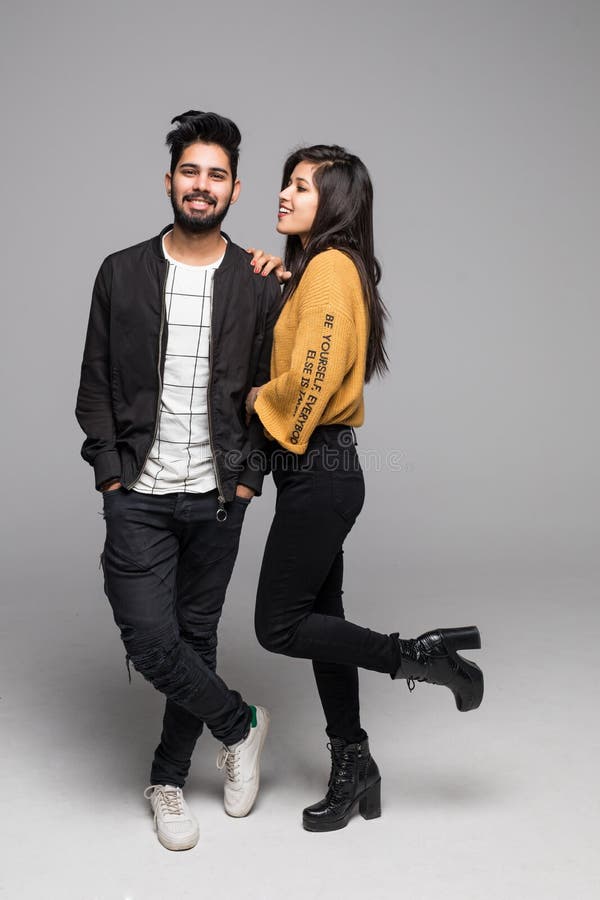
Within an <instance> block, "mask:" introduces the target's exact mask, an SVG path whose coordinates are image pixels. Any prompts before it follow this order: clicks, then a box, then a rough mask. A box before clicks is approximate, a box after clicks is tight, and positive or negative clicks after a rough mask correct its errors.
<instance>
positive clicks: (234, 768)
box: [217, 744, 241, 781]
mask: <svg viewBox="0 0 600 900" xmlns="http://www.w3.org/2000/svg"><path fill="white" fill-rule="evenodd" d="M240 756H241V754H240V753H239V752H238V748H237V747H226V746H225V744H223V746H222V747H221V749H220V750H219V755H218V756H217V769H225V775H226V778H227V780H228V781H239V778H240V761H241V760H240Z"/></svg>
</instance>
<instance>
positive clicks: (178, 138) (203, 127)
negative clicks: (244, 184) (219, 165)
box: [167, 109, 242, 181]
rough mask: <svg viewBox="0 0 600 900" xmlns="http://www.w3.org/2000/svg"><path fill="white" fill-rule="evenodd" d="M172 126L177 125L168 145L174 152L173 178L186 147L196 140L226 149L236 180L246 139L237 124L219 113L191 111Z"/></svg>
mask: <svg viewBox="0 0 600 900" xmlns="http://www.w3.org/2000/svg"><path fill="white" fill-rule="evenodd" d="M171 125H175V128H173V129H172V130H171V131H170V132H169V133H168V135H167V146H168V148H169V150H170V152H171V175H172V174H173V172H174V171H175V169H176V167H177V163H178V162H179V160H180V159H181V154H182V153H183V151H184V150H185V148H186V147H189V145H190V144H195V143H196V141H202V142H203V143H204V144H218V146H219V147H222V148H223V150H224V151H225V152H226V153H227V156H228V157H229V165H230V166H231V174H232V177H233V180H234V181H235V179H236V178H237V167H238V159H239V156H240V142H241V140H242V136H241V134H240V130H239V128H238V127H237V125H236V124H235V122H232V121H231V119H226V118H225V117H224V116H220V115H219V114H218V113H213V112H200V111H199V110H197V109H190V110H188V111H187V112H185V113H181V115H180V116H175V118H174V119H171Z"/></svg>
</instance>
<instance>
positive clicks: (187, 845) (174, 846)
mask: <svg viewBox="0 0 600 900" xmlns="http://www.w3.org/2000/svg"><path fill="white" fill-rule="evenodd" d="M156 836H157V838H158V841H159V843H160V844H161V845H162V846H163V847H164V848H165V849H166V850H175V851H177V850H191V849H192V848H193V847H195V846H196V844H197V843H198V838H199V837H200V833H199V832H196V835H195V836H194V837H193V838H187V839H186V840H185V841H181V842H179V841H175V840H174V839H173V838H168V837H167V836H166V835H164V834H161V833H160V831H157V832H156Z"/></svg>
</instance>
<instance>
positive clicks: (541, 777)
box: [0, 0, 600, 900]
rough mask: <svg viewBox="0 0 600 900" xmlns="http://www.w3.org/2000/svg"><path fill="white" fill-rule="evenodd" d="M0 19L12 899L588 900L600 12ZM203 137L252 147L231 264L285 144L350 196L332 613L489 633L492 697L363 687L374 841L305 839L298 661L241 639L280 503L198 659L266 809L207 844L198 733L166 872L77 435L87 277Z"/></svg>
mask: <svg viewBox="0 0 600 900" xmlns="http://www.w3.org/2000/svg"><path fill="white" fill-rule="evenodd" d="M2 19H3V23H2V38H1V41H2V53H1V61H2V68H3V75H2V88H1V90H2V97H3V102H2V124H3V141H2V146H1V152H2V157H3V165H2V173H3V182H4V183H3V190H2V200H3V229H2V254H3V264H2V272H3V347H2V354H1V364H2V387H3V400H2V417H3V429H2V430H3V438H2V444H1V449H2V472H3V488H2V499H3V503H2V513H3V514H2V541H1V547H2V556H3V561H2V581H3V588H2V599H1V602H2V629H1V636H0V642H1V643H0V675H1V685H2V687H1V700H0V727H1V729H2V739H1V740H0V765H1V768H2V771H3V774H4V778H5V786H4V789H3V791H2V795H3V804H2V806H3V811H2V813H1V814H0V838H1V841H2V856H3V859H4V862H3V863H2V866H1V867H0V896H2V897H6V898H7V900H8V898H10V900H20V898H40V897H61V898H67V900H70V898H81V900H108V898H119V900H126V898H130V900H154V898H157V900H158V898H176V900H178V898H187V897H196V896H200V895H204V896H209V895H210V896H213V897H223V896H243V897H250V898H260V900H272V898H273V900H274V898H280V897H284V896H286V897H291V898H300V897H307V898H308V897H320V896H328V897H331V898H342V897H358V896H364V895H367V894H368V895H370V896H372V897H375V898H384V897H392V896H393V897H395V896H400V895H402V896H411V897H415V898H421V900H429V898H436V897H438V896H439V895H440V894H441V893H443V895H444V896H445V897H448V898H451V897H452V898H454V897H461V898H464V900H468V898H478V900H479V898H485V900H492V898H493V900H495V898H503V900H505V898H507V897H508V898H517V900H521V898H532V897H538V896H539V897H542V896H543V897H545V898H567V897H568V898H592V897H597V896H598V887H599V883H598V868H597V843H598V837H599V835H598V815H597V813H598V809H597V798H598V779H597V771H596V765H595V757H597V754H598V749H599V748H598V743H599V740H598V738H599V729H598V720H597V708H598V707H597V701H598V691H597V681H598V662H597V647H598V624H599V623H598V604H597V600H598V580H597V575H598V559H597V550H598V536H599V529H598V524H599V523H598V509H599V503H598V499H599V498H598V476H597V461H598V458H599V429H598V417H597V397H596V395H597V384H598V352H597V342H598V326H599V324H600V323H599V321H598V318H599V317H598V276H597V271H598V270H597V258H598V237H599V227H598V208H599V200H600V197H599V190H598V187H599V185H598V159H600V139H599V138H600V128H599V120H598V84H599V76H600V52H599V41H600V5H599V4H598V3H597V2H581V0H579V2H569V3H566V2H563V3H559V2H533V0H530V2H512V0H511V2H495V3H493V2H467V0H460V2H457V0H455V2H452V0H451V2H427V0H426V2H421V3H418V4H417V3H410V2H397V3H391V2H389V3H384V2H377V0H375V2H373V3H369V4H360V3H357V2H353V0H350V2H345V3H341V2H338V0H333V2H329V3H327V4H323V5H321V4H319V3H315V2H313V0H309V2H305V3H303V4H297V5H296V4H290V3H285V2H283V3H282V2H277V3H276V2H272V0H269V2H263V3H260V4H258V5H257V4H248V3H246V4H241V3H238V4H235V3H234V4H221V5H217V4H203V3H192V2H181V0H180V2H173V3H170V4H165V5H160V4H154V5H152V4H148V3H147V2H131V3H130V2H119V3H116V2H113V0H108V2H105V3H103V4H91V3H88V2H83V3H82V2H79V3H75V2H73V3H68V2H65V0H58V2H55V3H51V4H42V3H40V2H37V3H31V2H27V0H25V2H20V3H18V4H17V3H15V2H9V3H7V4H6V5H5V6H4V8H3V13H2ZM190 107H196V108H202V109H215V110H217V111H219V112H222V113H224V114H226V115H228V116H230V117H232V118H233V119H234V120H235V121H236V122H237V123H238V124H239V126H240V128H241V130H242V133H243V147H242V157H241V166H240V175H241V179H242V183H243V188H242V194H241V198H240V201H239V203H238V205H237V207H235V208H234V209H232V211H231V213H230V215H229V217H228V219H227V222H226V230H227V231H228V232H229V233H230V234H231V235H232V237H233V238H234V239H235V240H236V241H237V242H238V243H241V244H245V245H249V244H254V245H258V246H263V247H267V248H269V249H272V250H278V249H280V247H281V243H280V241H279V239H278V237H277V236H276V234H275V232H274V224H275V209H276V196H277V191H278V187H279V178H280V172H281V165H282V161H283V159H284V157H285V156H286V154H287V153H288V152H289V151H290V150H291V149H292V148H294V147H295V146H297V145H298V144H300V143H310V142H337V143H341V144H344V145H346V146H348V147H349V148H350V149H351V150H352V151H354V152H355V153H358V154H359V155H360V156H361V157H363V158H364V160H365V162H366V163H367V165H368V166H369V168H370V171H371V173H372V176H373V180H374V184H375V192H376V243H377V253H378V256H379V257H380V259H381V261H382V264H383V272H384V277H383V281H382V285H381V288H382V293H383V295H384V298H385V300H386V302H387V304H388V306H389V309H390V312H391V316H392V319H391V324H390V330H389V349H390V357H391V372H390V375H389V377H388V378H386V379H385V381H383V382H377V383H373V384H372V385H370V386H369V387H368V390H367V419H366V423H365V426H364V427H363V428H362V429H361V430H360V433H359V447H360V451H361V453H362V454H363V460H364V462H365V469H366V479H367V502H366V506H365V508H364V511H363V513H362V515H361V516H360V519H359V521H358V523H357V525H356V526H355V528H354V531H353V532H352V534H351V536H350V538H349V539H348V541H347V546H346V572H347V575H346V592H345V604H346V609H347V614H348V616H349V617H350V618H352V619H354V620H355V621H357V622H359V623H361V624H365V625H369V626H371V627H373V628H376V629H378V630H385V631H392V630H400V632H401V633H402V634H404V635H406V636H413V635H415V634H418V633H419V632H420V631H422V630H425V629H426V628H430V627H434V626H437V625H450V624H471V623H476V624H478V625H479V626H480V628H481V631H482V634H483V639H484V651H483V653H481V654H477V657H478V661H479V662H481V664H482V666H483V667H484V669H485V675H486V687H487V693H486V697H485V700H484V704H483V706H482V707H481V709H480V710H479V711H478V712H476V713H473V714H469V715H460V714H458V713H457V711H456V709H455V708H454V704H453V702H452V698H451V695H450V694H449V692H446V691H444V690H443V689H437V690H436V689H433V688H429V687H427V686H417V690H416V691H415V692H414V694H412V695H409V693H408V691H407V690H406V687H405V685H404V684H403V683H401V682H392V681H391V680H389V679H387V678H385V677H382V676H378V675H376V674H374V673H363V675H362V679H361V683H362V702H363V719H364V724H365V727H366V728H367V730H368V731H369V734H370V738H371V744H372V749H373V752H374V754H375V756H376V758H377V760H378V762H379V765H380V768H381V769H382V772H383V779H384V794H383V796H384V814H383V816H382V818H381V819H380V820H377V821H374V822H368V823H367V822H364V821H362V820H361V819H356V820H353V821H352V822H351V824H350V826H349V827H348V828H347V829H346V830H345V831H343V832H339V833H337V834H334V835H323V836H320V835H308V834H306V833H304V832H303V831H302V830H301V827H300V819H299V814H300V810H301V808H302V806H303V805H305V804H306V803H308V802H312V801H314V800H316V799H317V798H318V797H319V796H320V795H321V791H322V789H323V787H324V782H325V776H326V772H327V751H326V749H325V746H324V744H325V736H324V733H323V722H322V714H321V711H320V707H319V703H318V699H317V695H316V690H315V688H314V685H313V681H312V674H311V669H310V665H309V664H308V663H306V662H303V661H299V660H288V659H285V658H282V657H276V656H272V655H268V654H266V653H265V652H264V651H262V650H261V648H260V647H259V646H258V644H257V642H256V640H255V637H254V634H253V624H252V614H253V603H254V592H255V585H256V581H257V574H258V568H259V565H260V559H261V552H262V547H263V544H264V540H265V535H266V531H267V529H268V526H269V521H270V516H271V513H272V509H273V501H274V495H273V490H272V487H271V485H269V486H268V487H267V489H266V490H265V493H264V496H263V498H262V499H261V500H259V501H255V502H254V503H253V504H252V507H251V509H250V511H249V514H248V516H247V519H246V524H245V530H244V533H243V539H242V546H241V550H240V555H239V559H238V564H237V568H236V571H235V575H234V578H233V581H232V584H231V589H230V591H229V596H228V601H227V604H226V609H225V613H224V617H223V621H222V627H221V631H220V671H221V673H222V674H223V676H224V677H225V678H226V679H227V681H228V682H229V683H230V684H231V685H232V686H234V687H239V688H240V689H242V690H243V692H244V694H245V696H246V697H247V698H248V699H249V700H251V701H254V702H259V703H263V704H265V705H267V706H268V707H269V708H270V709H271V712H272V715H273V725H272V731H271V735H270V738H269V742H268V745H267V748H266V750H265V755H264V767H263V772H264V774H263V783H262V792H261V796H260V798H259V803H258V805H257V808H256V810H255V811H254V812H253V813H252V815H251V816H250V817H249V818H248V819H247V820H243V821H233V820H230V819H227V817H226V816H225V815H224V813H223V811H222V807H221V790H222V786H221V779H220V776H219V773H217V772H216V770H215V768H214V759H215V756H216V752H217V749H218V747H217V744H216V743H215V741H214V740H213V739H212V738H211V737H210V735H205V736H204V737H203V738H202V739H201V743H200V745H199V747H198V749H197V752H196V756H195V760H194V766H193V771H192V776H191V779H190V783H189V788H188V792H187V793H188V798H189V800H190V802H191V804H192V806H193V808H194V810H195V812H196V813H197V815H198V818H199V821H200V829H201V839H200V843H199V844H198V846H197V848H196V849H195V850H194V851H191V852H189V853H187V854H169V853H168V852H167V851H164V850H163V849H162V848H161V847H160V846H159V845H158V843H157V842H156V840H155V838H154V837H153V835H152V823H151V818H150V815H149V813H148V810H147V807H146V805H145V802H144V801H143V800H142V797H141V792H142V790H143V788H144V786H145V784H146V778H147V772H148V766H149V760H150V757H151V753H152V750H153V747H154V745H155V743H156V741H157V739H158V732H159V722H160V714H161V706H162V704H161V699H160V697H159V696H158V695H157V694H155V692H154V691H153V690H152V689H151V688H150V686H148V685H147V684H145V683H144V682H143V681H142V679H141V678H140V677H139V676H137V675H135V674H134V677H133V682H132V684H131V685H128V682H127V677H126V671H125V664H124V657H123V652H122V648H121V644H120V641H119V638H118V635H117V631H116V629H115V627H114V624H113V622H112V618H111V615H110V612H109V608H108V605H107V602H106V601H105V598H104V596H103V592H102V585H101V578H100V573H99V571H98V555H99V552H100V549H101V543H102V540H103V521H102V518H101V516H100V514H99V513H100V507H101V504H100V499H99V497H98V496H97V495H96V494H95V493H94V491H93V484H92V473H91V470H90V469H89V468H88V467H87V466H86V465H85V464H84V463H83V462H82V461H81V460H80V459H79V456H78V454H79V447H80V445H81V441H82V434H81V432H80V431H79V429H78V426H77V424H76V422H75V420H74V416H73V408H74V403H75V393H76V387H77V382H78V377H79V365H80V360H81V353H82V347H83V339H84V331H85V325H86V321H87V315H88V307H89V299H90V292H91V286H92V282H93V278H94V275H95V272H96V270H97V268H98V266H99V264H100V262H101V260H102V259H103V257H104V256H105V255H106V254H107V253H109V252H111V251H113V250H115V249H119V248H121V247H124V246H127V245H129V244H132V243H135V242H137V241H139V240H142V239H144V238H145V237H147V236H150V235H152V234H154V233H156V232H157V231H158V230H159V229H160V228H161V227H162V226H163V224H165V223H166V222H167V221H168V220H169V207H168V202H167V200H166V198H165V196H164V191H163V188H162V176H163V173H164V171H165V169H166V167H167V154H166V149H165V147H164V143H163V142H164V136H165V133H166V131H167V129H168V125H169V120H170V119H171V117H172V116H173V115H175V114H176V113H179V112H182V111H184V110H186V109H188V108H190ZM594 401H595V402H594ZM312 538H313V539H315V540H318V535H315V536H312Z"/></svg>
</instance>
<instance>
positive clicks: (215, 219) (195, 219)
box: [171, 191, 233, 234]
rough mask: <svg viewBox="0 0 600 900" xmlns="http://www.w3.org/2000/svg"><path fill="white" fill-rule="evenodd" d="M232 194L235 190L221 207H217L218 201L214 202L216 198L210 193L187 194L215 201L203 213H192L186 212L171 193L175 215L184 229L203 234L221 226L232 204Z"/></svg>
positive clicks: (189, 196)
mask: <svg viewBox="0 0 600 900" xmlns="http://www.w3.org/2000/svg"><path fill="white" fill-rule="evenodd" d="M232 196H233V191H232V192H231V194H230V195H229V200H228V201H227V202H226V203H225V205H224V206H223V207H222V208H221V209H217V205H216V203H214V200H213V199H212V197H211V196H210V195H209V194H202V193H197V194H186V195H185V197H186V198H187V199H190V198H191V197H195V198H196V199H198V200H206V202H207V203H213V206H212V207H211V209H207V210H206V211H205V212H201V213H195V214H194V213H192V214H191V215H190V214H189V213H186V212H185V210H184V209H183V207H182V206H180V205H179V203H178V202H177V200H176V199H175V197H174V196H173V195H172V194H171V206H172V207H173V216H174V218H175V221H176V222H177V224H178V225H179V227H180V228H181V229H182V231H186V232H187V233H188V234H202V233H203V232H205V231H212V230H213V229H215V228H218V227H219V225H220V224H221V222H222V221H223V219H224V218H225V216H226V215H227V213H228V211H229V207H230V206H231V198H232ZM184 199H185V198H184Z"/></svg>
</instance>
